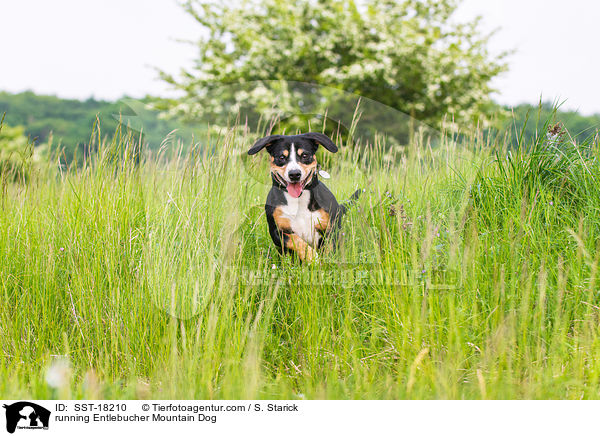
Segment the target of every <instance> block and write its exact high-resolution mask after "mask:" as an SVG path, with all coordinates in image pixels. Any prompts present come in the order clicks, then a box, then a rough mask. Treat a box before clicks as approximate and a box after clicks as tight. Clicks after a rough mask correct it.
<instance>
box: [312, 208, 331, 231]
mask: <svg viewBox="0 0 600 436" xmlns="http://www.w3.org/2000/svg"><path fill="white" fill-rule="evenodd" d="M317 212H318V213H319V219H318V221H317V224H315V229H317V230H318V231H320V232H324V231H326V230H327V227H329V214H328V213H327V212H325V210H323V209H319V210H318V211H317Z"/></svg>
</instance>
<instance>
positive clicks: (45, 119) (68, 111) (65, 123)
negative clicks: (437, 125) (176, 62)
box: [0, 92, 600, 162]
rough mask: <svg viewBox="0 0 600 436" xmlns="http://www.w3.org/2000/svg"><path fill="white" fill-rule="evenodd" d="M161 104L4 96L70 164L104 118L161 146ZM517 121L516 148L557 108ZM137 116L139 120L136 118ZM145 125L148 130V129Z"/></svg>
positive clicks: (520, 113) (12, 113)
mask: <svg viewBox="0 0 600 436" xmlns="http://www.w3.org/2000/svg"><path fill="white" fill-rule="evenodd" d="M152 101H155V100H154V99H153V98H152V97H146V98H145V99H142V100H137V102H138V105H137V106H135V103H133V104H132V102H131V101H130V100H128V99H126V98H124V99H121V100H118V101H116V102H110V101H103V100H96V99H93V98H89V99H87V100H84V101H81V100H72V99H62V98H58V97H54V96H45V95H36V94H34V93H33V92H22V93H19V94H10V93H7V92H0V117H1V116H2V114H3V113H6V116H5V120H4V123H5V124H6V125H7V126H12V127H16V126H22V127H23V128H24V132H25V134H26V135H27V136H29V137H30V139H31V140H34V139H35V142H36V144H44V143H47V142H48V140H49V138H50V135H52V138H53V146H54V147H56V146H57V145H58V144H60V145H61V147H62V148H63V149H64V159H65V160H66V161H67V162H70V161H71V160H72V159H73V157H74V156H75V155H83V154H84V152H85V149H86V147H87V144H88V143H89V140H90V136H91V134H92V127H93V126H94V124H95V122H96V118H98V119H99V120H100V127H101V136H102V137H103V138H104V137H106V138H109V139H110V138H111V137H112V135H113V133H114V132H115V130H116V129H117V126H118V124H119V119H120V118H121V119H122V120H124V125H127V123H130V125H131V126H132V127H133V130H134V134H139V133H140V131H143V141H144V143H146V144H147V145H148V146H149V147H151V148H154V149H156V148H158V147H159V146H160V145H161V143H162V141H163V140H164V138H165V136H167V135H168V134H169V132H171V131H173V130H175V129H181V127H183V124H182V123H180V122H178V121H176V120H167V119H164V118H163V117H161V116H160V115H159V114H160V112H159V111H151V110H150V111H148V110H143V109H142V110H140V107H141V106H143V105H140V104H139V103H142V104H143V103H150V102H152ZM505 109H507V110H508V111H509V112H510V111H512V113H513V114H514V116H513V117H506V119H505V120H503V121H501V122H500V123H499V126H498V127H499V130H500V131H505V130H506V129H510V130H511V131H512V132H513V133H512V135H511V138H512V139H511V141H512V142H514V145H516V141H517V138H518V137H519V136H520V132H521V131H522V132H523V135H522V137H523V138H524V140H525V141H528V140H529V139H530V138H531V137H533V136H534V135H535V134H536V129H538V130H539V129H540V128H541V127H542V126H543V125H544V122H546V121H547V120H548V119H550V118H552V117H553V106H552V104H550V103H544V104H542V105H541V106H537V105H529V104H521V105H518V106H516V107H514V108H512V109H509V108H505ZM131 117H133V118H131ZM553 122H560V123H562V124H563V125H564V127H565V128H566V129H567V130H568V131H569V133H570V134H571V135H572V136H576V137H577V138H578V139H580V140H585V139H586V138H589V137H591V136H593V135H594V134H595V133H596V131H597V129H598V128H599V127H600V114H597V115H592V116H583V115H580V114H578V113H577V112H572V111H560V110H558V111H557V112H556V114H555V116H554V119H553ZM142 127H143V129H142Z"/></svg>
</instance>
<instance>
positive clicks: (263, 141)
mask: <svg viewBox="0 0 600 436" xmlns="http://www.w3.org/2000/svg"><path fill="white" fill-rule="evenodd" d="M281 138H283V135H271V136H265V137H264V138H260V139H259V140H258V141H256V143H255V144H254V145H253V146H252V148H251V149H250V150H248V154H249V155H250V156H252V155H253V154H256V153H258V152H259V151H261V150H262V149H263V148H265V147H267V146H269V145H270V144H271V143H272V142H275V141H277V140H278V139H281Z"/></svg>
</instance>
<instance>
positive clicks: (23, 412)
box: [3, 401, 50, 433]
mask: <svg viewBox="0 0 600 436" xmlns="http://www.w3.org/2000/svg"><path fill="white" fill-rule="evenodd" d="M3 407H4V408H5V409H6V431H8V432H9V433H14V432H15V429H17V428H18V429H28V430H36V429H43V430H48V424H49V422H50V411H49V410H48V409H45V408H44V407H42V406H38V405H37V404H35V403H30V402H29V401H19V402H17V403H13V404H10V405H7V404H5V405H4V406H3Z"/></svg>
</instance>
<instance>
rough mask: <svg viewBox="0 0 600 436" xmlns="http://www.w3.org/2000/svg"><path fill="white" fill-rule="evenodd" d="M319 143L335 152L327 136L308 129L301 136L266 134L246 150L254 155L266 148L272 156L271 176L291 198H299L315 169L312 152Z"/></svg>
mask: <svg viewBox="0 0 600 436" xmlns="http://www.w3.org/2000/svg"><path fill="white" fill-rule="evenodd" d="M319 145H322V146H323V147H324V148H325V149H326V150H328V151H330V152H332V153H335V152H337V151H338V148H337V146H336V145H335V144H334V143H333V141H332V140H331V139H329V137H328V136H327V135H324V134H322V133H313V132H309V133H303V134H301V135H289V136H288V135H271V136H266V137H264V138H261V139H259V140H258V141H256V144H254V145H253V146H252V148H251V149H250V150H248V154H249V155H253V154H256V153H258V152H259V151H260V150H262V149H263V148H265V147H266V149H267V152H268V153H269V154H270V155H271V174H272V176H273V178H274V179H275V180H276V181H277V182H278V183H280V184H281V185H282V186H284V187H285V188H286V189H287V191H288V193H289V194H290V195H291V196H292V197H294V198H298V197H300V195H301V194H302V190H303V189H304V187H305V186H306V185H308V184H309V183H310V181H311V180H312V179H313V177H315V174H316V172H317V159H316V157H315V153H316V152H317V148H319Z"/></svg>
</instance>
